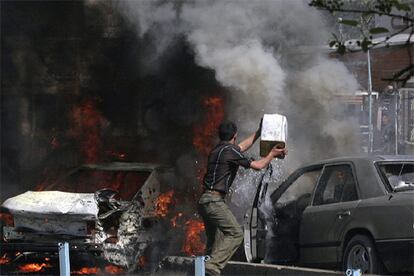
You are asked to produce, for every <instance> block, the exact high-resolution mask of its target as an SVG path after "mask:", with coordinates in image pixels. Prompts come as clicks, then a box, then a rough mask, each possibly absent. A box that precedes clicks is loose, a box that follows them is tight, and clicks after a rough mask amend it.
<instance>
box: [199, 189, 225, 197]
mask: <svg viewBox="0 0 414 276" xmlns="http://www.w3.org/2000/svg"><path fill="white" fill-rule="evenodd" d="M204 192H205V193H209V194H213V195H219V196H222V197H224V196H225V195H226V193H225V192H223V191H219V190H208V189H205V190H204Z"/></svg>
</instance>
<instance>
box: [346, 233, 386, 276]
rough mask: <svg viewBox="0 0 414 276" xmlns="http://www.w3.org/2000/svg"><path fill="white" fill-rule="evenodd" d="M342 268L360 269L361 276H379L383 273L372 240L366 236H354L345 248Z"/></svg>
mask: <svg viewBox="0 0 414 276" xmlns="http://www.w3.org/2000/svg"><path fill="white" fill-rule="evenodd" d="M342 268H343V270H344V271H346V270H347V269H360V270H361V273H362V274H381V273H383V272H384V268H383V265H382V263H381V260H380V259H379V256H378V253H377V250H376V248H375V245H374V242H373V241H372V239H371V238H370V237H368V236H366V235H359V234H358V235H355V236H354V237H352V239H350V240H349V242H348V243H347V245H346V247H345V251H344V254H343V259H342Z"/></svg>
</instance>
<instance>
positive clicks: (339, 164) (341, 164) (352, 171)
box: [310, 161, 361, 206]
mask: <svg viewBox="0 0 414 276" xmlns="http://www.w3.org/2000/svg"><path fill="white" fill-rule="evenodd" d="M343 165H347V166H349V167H350V168H351V173H352V177H353V179H354V183H355V190H356V195H357V199H355V200H348V201H342V196H341V200H340V201H338V202H332V203H323V204H315V198H316V191H317V190H318V188H319V186H320V185H322V183H321V179H322V176H323V175H324V174H325V170H326V169H327V168H330V167H335V166H343ZM325 189H326V186H325V187H324V189H323V192H325ZM360 199H361V194H360V191H359V183H358V177H357V174H356V170H355V166H354V163H353V162H346V161H345V162H338V163H330V164H325V165H324V166H323V168H322V171H321V174H320V175H319V178H318V182H317V184H316V186H315V189H314V191H313V195H312V199H311V204H310V206H325V205H332V204H339V203H344V202H352V201H358V200H360Z"/></svg>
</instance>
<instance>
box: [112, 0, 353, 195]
mask: <svg viewBox="0 0 414 276" xmlns="http://www.w3.org/2000/svg"><path fill="white" fill-rule="evenodd" d="M118 7H119V9H120V10H121V11H122V13H123V14H125V15H126V16H127V17H128V18H129V19H130V20H131V22H133V23H134V24H136V25H135V26H136V29H137V33H138V34H139V35H140V36H141V37H145V36H151V37H152V38H153V39H154V41H155V42H154V43H153V45H154V51H153V52H152V53H153V54H152V57H151V58H150V60H152V61H154V62H156V63H157V65H154V64H153V65H152V66H151V67H150V68H152V69H153V70H155V69H156V68H160V67H161V66H162V65H161V64H162V62H163V61H162V55H163V54H162V53H164V52H168V51H171V47H172V46H173V45H174V41H175V40H176V38H177V37H178V36H182V37H184V38H185V39H186V40H187V42H188V43H189V44H190V45H191V47H192V50H193V51H194V55H195V61H196V62H197V64H198V65H199V66H202V67H205V68H208V69H212V70H213V71H214V74H215V78H216V80H217V81H218V82H219V83H220V84H221V85H222V86H224V87H225V88H226V89H227V93H228V94H229V95H230V97H228V98H227V99H228V102H229V105H228V109H227V112H226V114H227V117H228V118H230V119H232V120H234V121H236V122H237V123H238V125H239V128H240V130H241V132H242V133H241V135H239V137H242V136H243V134H245V135H247V134H249V133H251V132H252V131H254V130H255V129H256V128H257V126H258V122H259V121H260V117H261V116H262V115H263V114H264V113H281V114H284V115H286V116H287V118H288V122H289V140H288V147H289V156H288V158H286V161H283V162H285V163H287V165H288V166H287V168H288V170H289V171H291V170H293V169H295V168H296V167H298V166H299V165H301V164H303V163H306V162H311V161H314V160H317V159H321V158H328V157H332V156H336V155H343V154H351V153H354V152H357V151H358V149H359V146H360V145H359V143H358V141H359V137H358V134H357V133H358V131H359V129H358V125H357V124H356V121H355V120H354V119H353V118H352V116H349V114H346V113H345V112H344V110H343V108H342V106H343V104H341V103H340V102H339V101H338V97H337V96H338V95H352V94H353V93H354V91H356V90H357V89H358V84H357V82H356V80H355V78H354V77H353V76H352V74H350V73H349V72H348V71H347V69H346V68H345V66H344V65H343V64H342V63H340V62H338V61H335V60H333V59H329V57H328V51H327V50H326V49H324V47H323V45H325V44H326V41H327V39H328V28H327V27H326V26H325V25H324V21H323V17H322V16H321V14H319V12H318V11H316V10H314V9H312V8H310V7H308V5H307V3H306V2H305V1H271V0H269V1H266V0H264V1H247V0H237V1H236V0H234V1H231V0H230V1H214V0H212V1H207V0H206V1H203V0H202V1H155V2H154V1H122V2H120V3H118ZM146 68H147V69H148V68H149V67H146ZM327 148H329V151H327V150H326V149H327ZM251 154H252V155H253V156H257V155H258V154H257V146H256V147H255V148H253V150H251ZM255 179H257V173H255V172H244V171H241V172H240V173H239V176H238V178H237V179H236V182H235V183H236V184H235V190H236V192H235V194H234V197H236V199H235V200H234V202H237V201H238V199H237V197H239V199H240V198H241V199H243V198H245V195H246V194H251V191H252V189H253V190H254V188H251V187H249V188H246V187H243V185H246V182H250V183H254V180H255ZM237 190H238V191H239V192H237ZM234 197H233V198H234ZM241 201H242V202H244V200H241Z"/></svg>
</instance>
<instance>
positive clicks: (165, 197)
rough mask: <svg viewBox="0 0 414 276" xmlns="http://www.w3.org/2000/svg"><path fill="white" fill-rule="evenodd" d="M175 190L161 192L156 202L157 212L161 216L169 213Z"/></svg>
mask: <svg viewBox="0 0 414 276" xmlns="http://www.w3.org/2000/svg"><path fill="white" fill-rule="evenodd" d="M173 195H174V191H173V190H171V191H169V192H166V193H164V194H160V196H159V197H158V198H157V200H156V202H155V214H156V215H157V216H159V217H165V216H166V215H167V213H168V207H169V206H170V205H171V204H173V198H172V197H173Z"/></svg>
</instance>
